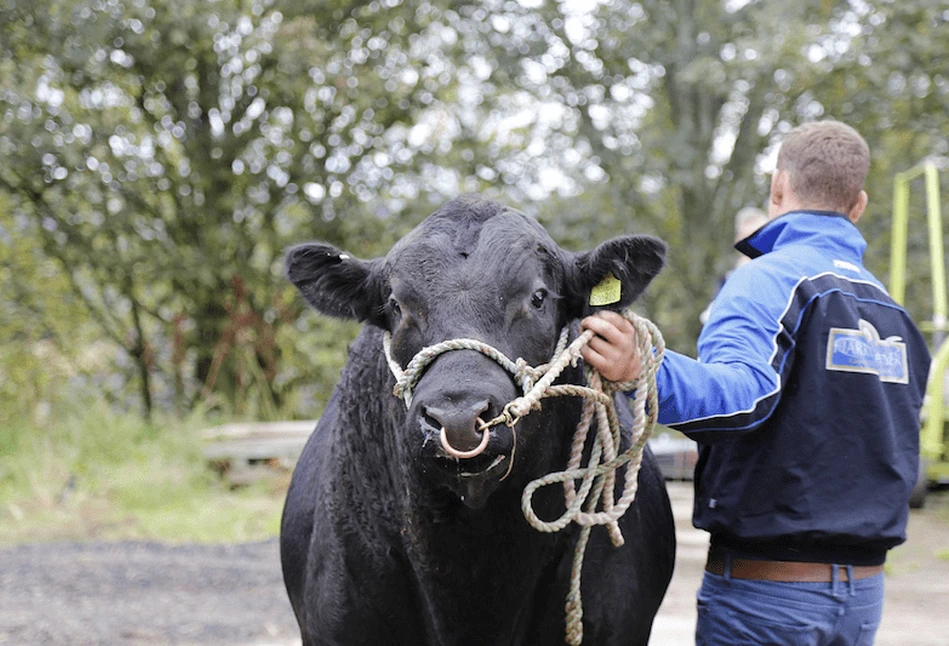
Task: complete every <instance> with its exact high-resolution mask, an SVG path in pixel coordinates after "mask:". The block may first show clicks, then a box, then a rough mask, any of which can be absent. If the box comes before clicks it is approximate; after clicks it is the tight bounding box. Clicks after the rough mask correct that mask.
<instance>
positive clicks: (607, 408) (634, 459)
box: [382, 311, 665, 646]
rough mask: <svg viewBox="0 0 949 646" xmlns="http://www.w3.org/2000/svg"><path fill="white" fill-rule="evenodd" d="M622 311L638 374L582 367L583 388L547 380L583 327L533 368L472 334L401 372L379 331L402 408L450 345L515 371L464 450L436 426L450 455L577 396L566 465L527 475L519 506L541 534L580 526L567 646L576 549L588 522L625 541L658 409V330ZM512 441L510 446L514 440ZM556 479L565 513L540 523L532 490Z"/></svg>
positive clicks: (577, 623)
mask: <svg viewBox="0 0 949 646" xmlns="http://www.w3.org/2000/svg"><path fill="white" fill-rule="evenodd" d="M623 315H624V316H625V317H626V318H627V319H629V321H630V322H631V323H632V324H633V327H634V328H635V330H636V337H637V341H638V348H639V354H640V366H641V367H640V372H639V377H638V379H637V380H635V381H632V382H626V383H613V382H609V381H606V380H604V379H602V377H601V376H600V375H599V373H597V372H596V371H593V370H591V369H590V368H589V366H587V367H586V369H585V372H586V377H587V383H588V384H589V386H579V385H575V384H558V385H554V384H553V382H554V380H555V379H556V378H557V377H558V376H559V375H560V373H561V372H563V370H564V369H565V368H566V367H567V366H568V365H573V366H576V365H577V361H578V360H579V359H580V350H581V349H582V348H583V347H584V346H585V345H586V344H587V343H589V341H590V339H591V338H593V336H594V333H593V332H591V331H590V330H586V331H584V332H583V333H582V334H581V335H579V336H578V337H577V338H576V339H574V341H573V343H571V344H570V345H569V346H568V345H567V337H568V334H569V330H568V328H566V327H565V328H564V329H563V330H562V331H561V333H560V339H559V340H558V342H557V347H556V349H555V351H554V355H553V357H552V358H551V360H550V361H549V362H548V363H546V364H543V365H541V366H537V367H535V368H533V367H530V366H528V365H527V363H526V362H525V361H524V360H523V359H518V360H517V361H511V360H510V359H509V358H507V357H506V356H505V355H504V354H503V353H501V352H499V351H498V350H496V349H495V348H493V347H492V346H490V345H488V344H487V343H483V342H481V341H476V340H474V339H453V340H450V341H443V342H441V343H437V344H435V345H432V346H429V347H427V348H423V349H422V350H421V351H419V353H418V354H416V355H415V357H413V358H412V360H411V361H410V362H409V364H408V366H406V368H405V370H402V368H401V366H399V364H398V363H397V362H396V361H395V360H394V359H393V358H392V353H391V343H392V337H391V335H390V334H389V332H386V333H385V335H384V336H383V340H382V347H383V350H384V351H385V356H386V361H387V362H388V364H389V369H390V370H391V371H392V374H393V375H395V379H396V384H395V388H394V389H393V394H394V395H395V396H396V397H401V398H402V399H403V401H404V402H405V405H406V408H408V407H410V406H411V404H412V390H413V388H415V386H416V385H417V384H418V381H419V380H420V379H421V376H422V373H423V372H424V370H425V368H427V367H428V366H429V365H430V364H431V363H432V361H434V360H435V358H436V357H438V356H439V355H441V354H444V353H445V352H449V351H451V350H475V351H477V352H480V353H482V354H484V355H485V356H487V357H490V358H491V359H493V360H494V361H496V362H497V363H498V364H500V365H501V367H503V368H504V369H505V370H507V371H508V372H509V373H511V374H512V375H514V380H515V382H516V383H517V384H518V385H519V386H520V387H521V389H522V391H523V393H524V394H523V395H522V396H520V397H518V398H516V399H514V400H513V401H511V402H509V403H508V404H507V405H506V406H504V409H503V410H502V412H501V413H500V414H499V415H498V416H497V417H495V418H494V419H492V420H490V421H488V422H484V421H482V420H480V418H479V420H478V427H479V429H480V430H481V431H482V440H481V444H480V445H479V446H478V447H476V448H474V449H472V450H471V451H458V450H457V449H454V447H452V446H451V445H450V444H449V443H448V438H447V435H446V432H445V429H444V427H443V428H442V431H441V443H442V448H444V449H445V450H446V451H447V452H448V453H449V454H450V455H453V456H455V457H457V458H460V459H461V458H467V457H474V456H475V455H478V454H479V453H481V452H482V451H483V450H484V448H485V447H486V446H487V444H488V437H489V434H490V429H491V428H492V427H493V426H496V425H497V424H501V423H504V424H506V425H507V426H509V427H511V428H512V430H513V428H514V425H515V424H517V422H518V420H520V418H521V417H524V416H525V415H527V414H529V413H530V412H531V411H532V410H537V409H539V408H540V401H541V400H542V399H544V398H546V397H554V396H561V395H571V396H577V397H582V398H583V400H584V403H583V412H582V414H581V416H580V422H579V424H578V425H577V429H576V431H575V432H574V436H573V443H572V445H571V453H570V461H569V463H568V465H567V469H566V470H564V471H559V472H554V473H551V474H548V475H546V476H543V477H541V478H538V479H536V480H533V481H532V482H530V483H529V484H528V485H527V487H525V489H524V493H523V495H522V496H521V510H522V512H523V513H524V517H525V518H526V519H527V522H528V523H529V524H530V525H531V526H532V527H533V528H534V529H536V530H538V531H541V532H558V531H560V530H562V529H564V528H565V527H567V526H568V525H569V524H570V523H571V522H573V523H576V524H577V525H579V526H580V527H581V530H580V536H579V537H578V539H577V545H576V550H575V552H574V559H573V568H572V570H571V577H570V590H569V592H568V594H567V602H566V613H567V619H566V624H567V635H566V642H567V643H568V644H571V645H572V646H576V645H578V644H580V643H581V642H582V640H583V622H582V620H583V603H582V600H581V597H580V574H581V572H582V569H583V555H584V552H585V551H586V545H587V541H588V540H589V536H590V530H591V529H592V527H593V526H594V525H605V526H606V528H607V531H608V532H609V535H610V538H611V540H612V542H613V544H614V545H616V546H617V547H618V546H620V545H622V544H623V542H624V539H623V535H622V532H621V531H620V528H619V519H620V518H622V516H623V515H624V514H625V513H626V510H627V509H629V506H630V505H631V504H632V503H633V500H635V498H636V491H637V489H638V487H639V468H640V466H641V465H642V459H643V452H644V451H645V447H646V441H647V440H648V439H649V436H650V435H652V432H653V429H654V428H655V425H656V417H657V414H658V410H659V406H658V395H657V392H656V372H657V371H658V369H659V366H660V364H661V363H662V358H663V353H664V351H665V342H664V341H663V338H662V334H660V332H659V330H658V329H657V328H656V326H655V325H653V323H652V322H651V321H649V320H648V319H645V318H642V317H640V316H638V315H636V314H633V313H632V312H631V311H626V312H624V313H623ZM632 390H634V391H635V395H634V396H633V401H632V406H631V408H632V412H633V427H632V439H631V444H630V446H629V448H628V449H626V450H625V451H621V440H622V437H621V435H622V434H621V429H620V425H619V418H618V417H617V414H616V408H615V403H614V399H613V395H614V394H615V393H616V392H618V391H632ZM594 418H596V420H597V432H596V435H595V437H594V439H593V447H592V450H591V452H590V457H589V460H588V462H587V464H586V465H581V464H580V462H581V459H582V455H583V447H584V445H585V444H586V441H587V435H588V433H589V430H590V428H591V425H592V421H593V419H594ZM514 444H515V445H516V444H517V441H516V438H515V442H514ZM513 463H514V455H513V453H512V455H511V460H510V464H509V465H508V471H507V473H506V474H505V475H504V477H505V478H506V477H507V475H508V474H510V472H511V467H512V466H513ZM623 465H627V467H626V473H625V477H624V483H623V491H622V494H621V496H620V498H619V499H618V500H616V499H615V495H614V491H615V485H616V470H617V469H619V468H620V467H622V466H623ZM502 479H503V478H502ZM576 481H579V482H580V488H579V491H578V490H577V487H576ZM555 483H561V484H562V486H563V488H564V498H565V505H566V511H565V512H564V513H563V515H562V516H561V517H560V518H558V519H555V520H553V521H544V520H541V519H540V518H539V517H538V516H537V514H536V513H535V512H534V509H533V504H532V498H533V495H534V493H535V492H536V491H537V490H538V489H539V488H541V487H544V486H547V485H550V484H555ZM598 507H599V509H598Z"/></svg>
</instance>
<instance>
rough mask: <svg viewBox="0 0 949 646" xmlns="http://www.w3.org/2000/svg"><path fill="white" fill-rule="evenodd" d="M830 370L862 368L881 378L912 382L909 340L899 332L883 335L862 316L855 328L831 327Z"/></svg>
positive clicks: (828, 341)
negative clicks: (899, 335)
mask: <svg viewBox="0 0 949 646" xmlns="http://www.w3.org/2000/svg"><path fill="white" fill-rule="evenodd" d="M826 367H827V369H828V370H837V371H839V372H862V373H866V374H870V375H876V376H877V377H879V379H880V381H885V382H889V383H896V384H907V383H909V368H908V367H907V362H906V344H905V343H903V339H902V338H900V337H898V336H891V337H887V338H886V339H881V338H880V333H879V332H877V330H876V328H875V327H873V325H871V324H870V323H869V322H868V321H864V320H863V319H860V322H859V323H857V329H856V330H847V329H845V328H839V327H833V328H830V333H829V334H828V335H827V364H826Z"/></svg>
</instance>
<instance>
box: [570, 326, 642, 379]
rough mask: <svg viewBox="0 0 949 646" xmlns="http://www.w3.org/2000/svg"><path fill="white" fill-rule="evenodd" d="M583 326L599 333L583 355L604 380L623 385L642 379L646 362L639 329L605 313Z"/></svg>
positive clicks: (584, 349)
mask: <svg viewBox="0 0 949 646" xmlns="http://www.w3.org/2000/svg"><path fill="white" fill-rule="evenodd" d="M580 325H581V327H583V328H584V329H586V330H591V331H592V332H594V333H596V336H594V337H593V338H592V339H590V342H589V343H588V344H587V345H586V346H585V347H584V348H583V349H582V350H581V351H580V354H581V355H582V356H583V360H584V361H586V362H587V363H588V364H590V365H591V366H593V367H594V368H596V370H597V371H598V372H599V373H600V374H601V375H602V376H603V378H604V379H608V380H609V381H612V382H615V383H623V382H627V381H634V380H635V379H637V378H638V377H639V370H640V367H641V363H642V359H641V357H640V353H639V346H638V345H637V338H636V329H635V328H634V327H633V324H632V323H630V322H629V320H628V319H627V318H626V317H624V316H622V315H621V314H618V313H616V312H612V311H610V310H601V311H599V312H597V313H596V314H594V315H593V316H588V317H586V318H585V319H583V320H582V321H580Z"/></svg>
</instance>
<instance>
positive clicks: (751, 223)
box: [699, 206, 768, 325]
mask: <svg viewBox="0 0 949 646" xmlns="http://www.w3.org/2000/svg"><path fill="white" fill-rule="evenodd" d="M767 221H768V214H767V213H765V212H764V211H762V210H761V209H756V208H755V207H753V206H746V207H745V208H743V209H740V210H739V211H738V213H736V214H735V240H734V244H738V243H739V242H740V241H741V240H744V239H745V238H747V237H748V236H750V235H751V234H752V233H754V232H755V231H757V230H758V229H760V228H761V227H762V226H764V224H765V222H767ZM736 255H737V257H736V258H735V265H734V266H733V267H732V268H731V269H729V270H728V271H727V272H726V273H725V275H723V276H722V277H721V278H720V279H719V281H718V289H721V288H722V285H724V284H725V281H726V280H728V277H729V276H731V275H732V272H733V271H735V270H736V269H738V268H739V267H741V266H742V265H744V264H745V263H746V262H748V261H749V260H751V258H749V257H748V256H746V255H745V254H743V253H741V252H740V251H739V252H738V253H737V254H736ZM711 310H712V304H711V303H709V304H708V306H707V307H706V308H705V309H704V310H702V313H701V314H699V321H700V322H701V323H702V325H705V323H706V322H707V321H708V315H709V312H711Z"/></svg>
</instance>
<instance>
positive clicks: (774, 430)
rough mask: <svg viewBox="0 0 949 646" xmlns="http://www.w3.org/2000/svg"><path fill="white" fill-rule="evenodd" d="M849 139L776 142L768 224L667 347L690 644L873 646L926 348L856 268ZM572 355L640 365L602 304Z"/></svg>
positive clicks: (855, 145)
mask: <svg viewBox="0 0 949 646" xmlns="http://www.w3.org/2000/svg"><path fill="white" fill-rule="evenodd" d="M869 164H870V153H869V149H868V147H867V144H866V142H865V141H864V139H863V138H862V137H861V136H860V135H859V134H858V133H857V132H856V131H855V130H854V129H853V128H851V127H849V126H847V125H845V124H843V123H839V122H836V121H818V122H813V123H807V124H805V125H802V126H799V127H797V128H795V129H793V130H792V131H791V132H789V133H788V134H787V136H786V138H785V139H784V141H783V143H782V145H781V148H780V150H779V153H778V157H777V167H776V170H775V171H774V174H773V176H772V178H771V190H770V199H769V206H768V215H769V218H770V221H769V222H768V223H767V224H766V225H765V226H763V227H762V228H760V229H758V230H757V231H756V232H754V233H753V234H752V235H751V236H750V237H748V238H746V239H744V240H742V241H741V242H739V244H738V248H739V250H740V251H742V252H743V253H745V254H746V255H747V256H748V257H749V258H750V259H751V260H750V261H749V262H747V263H745V264H744V265H742V266H741V267H739V268H738V269H736V270H735V272H734V273H733V274H732V276H731V277H730V278H729V279H728V281H727V282H726V283H725V285H724V286H723V287H722V289H721V291H720V293H719V294H718V296H717V297H716V299H715V301H714V303H713V307H712V309H711V312H710V316H709V319H708V323H707V324H706V325H705V326H704V328H703V330H702V332H701V334H700V336H699V340H698V354H699V358H698V359H692V358H690V357H687V356H684V355H682V354H678V353H675V352H672V351H667V352H666V354H665V360H664V361H663V363H662V365H661V367H660V369H659V371H658V373H657V389H658V396H659V411H658V413H659V422H660V423H662V424H666V425H669V426H672V427H673V428H676V429H678V430H680V431H682V432H684V433H685V434H686V435H688V436H689V437H691V438H692V439H694V440H695V441H696V442H697V443H698V447H699V459H698V463H697V464H696V468H695V482H694V485H695V504H694V508H693V523H694V525H695V526H696V527H698V528H700V529H704V530H706V531H708V532H709V533H710V535H711V537H710V538H711V541H710V549H709V554H708V560H707V564H706V571H705V575H704V578H703V581H702V585H701V588H700V590H699V592H698V623H697V626H696V643H697V644H723V645H724V644H728V645H732V644H794V645H795V646H798V645H815V646H816V645H818V644H820V645H822V646H828V645H844V644H847V645H858V644H872V643H873V640H874V635H875V633H876V630H877V626H878V625H879V622H880V618H881V616H882V610H883V597H884V580H883V563H884V561H885V560H886V555H887V551H888V550H889V549H891V548H892V547H894V546H896V545H898V544H900V543H902V542H903V541H904V540H905V539H906V524H907V519H908V500H909V495H910V491H911V490H912V488H913V485H914V483H915V482H916V476H917V470H918V468H919V412H920V406H921V404H922V400H923V394H924V391H925V387H926V380H927V376H928V372H929V363H930V357H929V352H928V349H927V346H926V342H925V340H924V338H923V336H922V335H921V334H920V332H919V330H918V329H917V327H916V326H915V325H914V324H913V322H912V321H911V320H910V317H909V316H908V315H907V313H906V312H905V311H904V310H903V309H902V308H901V307H900V306H899V305H897V304H896V303H895V302H894V301H893V300H892V299H891V298H890V297H889V295H888V294H887V292H886V289H885V288H884V287H883V285H882V284H881V283H880V281H878V280H877V279H876V278H875V277H874V276H873V275H871V273H870V272H869V271H868V270H867V269H866V267H864V265H863V254H864V250H865V248H866V242H865V241H864V239H863V237H862V236H861V234H860V232H859V230H858V229H857V226H856V225H857V223H858V221H859V220H860V217H861V216H862V215H863V213H864V210H865V208H866V206H867V199H868V198H867V194H866V192H865V191H864V190H863V188H864V181H865V179H866V175H867V171H868V169H869ZM582 324H583V327H584V328H586V329H589V330H593V331H594V332H595V333H596V334H597V336H596V337H594V338H593V339H592V340H591V342H590V343H589V345H588V346H587V347H586V348H585V350H584V352H583V357H584V359H585V360H586V361H587V362H588V363H589V364H590V365H591V366H593V367H594V368H596V369H597V370H599V371H600V373H601V374H602V375H603V376H604V377H605V378H607V379H610V380H612V381H616V382H624V381H630V380H633V379H635V378H636V377H637V376H638V374H639V369H640V357H639V351H638V349H637V345H636V333H635V331H634V329H633V327H632V325H631V324H630V323H629V321H628V320H626V319H625V318H624V317H622V316H620V315H619V314H617V313H615V312H600V313H598V314H597V315H594V316H591V317H587V318H586V319H584V320H583V322H582Z"/></svg>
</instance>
